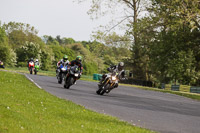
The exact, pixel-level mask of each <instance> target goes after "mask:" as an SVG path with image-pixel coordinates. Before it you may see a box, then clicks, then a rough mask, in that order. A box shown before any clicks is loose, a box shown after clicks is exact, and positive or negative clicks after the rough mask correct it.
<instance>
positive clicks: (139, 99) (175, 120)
mask: <svg viewBox="0 0 200 133" xmlns="http://www.w3.org/2000/svg"><path fill="white" fill-rule="evenodd" d="M25 75H26V77H27V78H29V80H32V82H34V83H35V84H36V85H37V86H38V87H41V88H42V89H44V90H46V91H47V92H49V93H51V94H52V95H55V96H57V97H59V98H62V99H66V100H70V101H72V102H74V103H76V104H79V105H82V106H85V108H87V109H90V110H93V111H96V112H99V113H104V114H107V115H111V116H114V117H117V118H119V119H120V120H123V121H127V122H129V123H131V124H132V125H135V126H138V127H142V128H147V129H150V130H153V131H157V132H161V133H200V102H199V101H196V100H192V99H189V98H185V97H182V96H178V95H174V94H169V93H162V92H157V91H149V90H142V89H138V88H134V87H127V86H120V85H119V87H118V88H116V89H114V90H112V91H111V92H110V93H109V94H104V95H103V96H101V95H97V94H96V90H97V89H98V86H97V82H90V81H83V80H78V81H77V82H76V83H77V84H76V85H72V86H71V87H70V89H65V88H64V87H63V84H58V82H57V79H56V77H48V76H40V75H30V74H25Z"/></svg>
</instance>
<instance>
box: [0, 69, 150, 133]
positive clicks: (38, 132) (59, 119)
mask: <svg viewBox="0 0 200 133" xmlns="http://www.w3.org/2000/svg"><path fill="white" fill-rule="evenodd" d="M91 102H92V101H91ZM82 132H86V133H94V132H95V133H96V132H111V133H119V132H121V133H122V132H123V133H125V132H127V133H130V132H131V133H149V132H152V131H149V130H146V129H142V128H138V127H135V126H132V125H130V124H128V123H127V122H123V121H119V120H118V119H117V118H114V117H111V116H107V115H103V114H99V113H96V112H93V111H90V110H87V109H85V108H84V107H83V106H79V105H76V104H74V103H72V102H70V101H66V100H63V99H59V98H57V97H55V96H53V95H51V94H49V93H47V92H46V91H44V90H42V89H39V88H38V87H36V86H35V85H34V84H33V83H31V82H30V81H29V80H28V79H26V78H25V76H24V75H20V74H17V73H10V72H4V71H0V133H82Z"/></svg>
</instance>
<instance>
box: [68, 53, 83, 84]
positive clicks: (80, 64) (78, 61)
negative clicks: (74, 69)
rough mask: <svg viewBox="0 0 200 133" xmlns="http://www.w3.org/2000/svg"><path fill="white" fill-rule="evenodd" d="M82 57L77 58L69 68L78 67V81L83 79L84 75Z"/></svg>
mask: <svg viewBox="0 0 200 133" xmlns="http://www.w3.org/2000/svg"><path fill="white" fill-rule="evenodd" d="M81 62H82V57H81V56H77V57H76V59H75V60H73V61H71V62H70V63H69V66H74V65H77V66H78V68H79V71H80V75H79V77H78V79H79V78H80V77H81V75H82V73H83V65H82V63H81ZM74 84H76V81H74Z"/></svg>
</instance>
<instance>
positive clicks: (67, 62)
mask: <svg viewBox="0 0 200 133" xmlns="http://www.w3.org/2000/svg"><path fill="white" fill-rule="evenodd" d="M61 64H63V65H64V66H67V65H68V64H69V60H68V56H67V55H64V56H63V59H61V60H60V61H58V63H57V68H59V67H60V65H61Z"/></svg>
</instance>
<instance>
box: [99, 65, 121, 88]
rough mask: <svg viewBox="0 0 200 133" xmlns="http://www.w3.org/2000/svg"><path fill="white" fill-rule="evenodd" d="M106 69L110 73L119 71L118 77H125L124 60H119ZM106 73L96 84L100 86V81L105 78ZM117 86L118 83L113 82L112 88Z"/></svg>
mask: <svg viewBox="0 0 200 133" xmlns="http://www.w3.org/2000/svg"><path fill="white" fill-rule="evenodd" d="M107 70H108V71H109V72H110V73H112V72H117V73H119V79H120V80H121V79H125V71H124V62H119V64H118V65H114V66H110V67H109V68H107ZM106 76H107V75H106V74H104V75H103V76H102V79H101V80H100V81H99V84H98V86H99V87H100V86H101V85H102V82H103V81H104V80H105V78H106ZM117 87H118V83H116V84H115V86H114V88H117Z"/></svg>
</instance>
